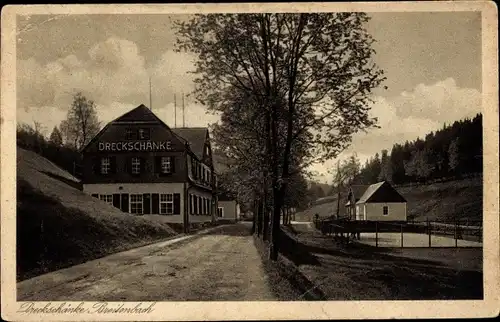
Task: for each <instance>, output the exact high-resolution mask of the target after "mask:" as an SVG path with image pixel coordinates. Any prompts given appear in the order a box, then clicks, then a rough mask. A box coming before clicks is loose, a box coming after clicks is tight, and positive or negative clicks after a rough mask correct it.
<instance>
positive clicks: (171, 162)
mask: <svg viewBox="0 0 500 322" xmlns="http://www.w3.org/2000/svg"><path fill="white" fill-rule="evenodd" d="M170 166H171V171H170V172H171V173H174V172H175V157H170Z"/></svg>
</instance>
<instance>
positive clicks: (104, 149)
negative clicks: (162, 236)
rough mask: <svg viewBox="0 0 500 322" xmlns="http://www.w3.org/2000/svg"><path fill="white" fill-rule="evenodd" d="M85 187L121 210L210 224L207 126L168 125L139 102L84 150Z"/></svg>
mask: <svg viewBox="0 0 500 322" xmlns="http://www.w3.org/2000/svg"><path fill="white" fill-rule="evenodd" d="M81 152H82V155H83V164H82V168H83V169H82V183H83V191H84V192H86V193H88V194H90V195H92V196H94V197H96V198H99V199H101V200H102V201H104V202H107V203H109V204H111V205H113V206H115V207H117V208H119V209H121V210H122V211H123V212H127V213H131V214H136V215H163V216H165V217H164V219H165V221H168V222H177V223H184V224H185V227H188V226H189V223H194V222H208V221H213V220H214V219H215V215H216V212H217V197H216V192H215V190H216V189H215V188H216V178H215V173H214V167H213V161H212V148H211V145H210V135H209V131H208V128H200V127H196V128H170V127H169V126H167V125H166V124H165V123H164V122H163V121H162V120H161V119H160V118H158V117H157V116H156V115H155V114H154V113H153V112H152V111H151V110H150V109H149V108H147V107H146V106H144V105H142V104H141V105H139V106H138V107H136V108H134V109H133V110H131V111H129V112H127V113H125V114H124V115H122V116H120V117H118V118H117V119H115V120H113V121H111V122H109V123H108V124H107V125H106V126H105V127H104V128H103V129H102V130H101V131H100V132H99V133H98V134H97V135H96V136H95V137H94V138H93V139H92V140H91V141H90V142H89V143H88V144H87V146H85V147H84V148H83V149H82V151H81Z"/></svg>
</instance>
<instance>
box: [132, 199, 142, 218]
mask: <svg viewBox="0 0 500 322" xmlns="http://www.w3.org/2000/svg"><path fill="white" fill-rule="evenodd" d="M130 212H131V213H133V214H142V195H130Z"/></svg>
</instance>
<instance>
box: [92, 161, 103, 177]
mask: <svg viewBox="0 0 500 322" xmlns="http://www.w3.org/2000/svg"><path fill="white" fill-rule="evenodd" d="M92 172H94V173H95V174H100V173H101V158H98V157H93V158H92Z"/></svg>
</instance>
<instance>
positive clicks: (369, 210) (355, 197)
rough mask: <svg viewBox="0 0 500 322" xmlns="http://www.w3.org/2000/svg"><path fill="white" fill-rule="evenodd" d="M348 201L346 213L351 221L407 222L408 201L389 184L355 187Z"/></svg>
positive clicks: (352, 187)
mask: <svg viewBox="0 0 500 322" xmlns="http://www.w3.org/2000/svg"><path fill="white" fill-rule="evenodd" d="M347 200H348V201H347V203H346V213H347V216H348V217H349V218H350V219H351V220H373V221H406V220H407V209H406V200H405V198H404V197H403V196H401V194H399V192H398V191H397V190H396V189H395V188H394V187H393V186H392V185H391V184H390V183H389V182H386V181H382V182H379V183H376V184H372V185H353V186H351V187H350V189H349V193H348V196H347Z"/></svg>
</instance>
